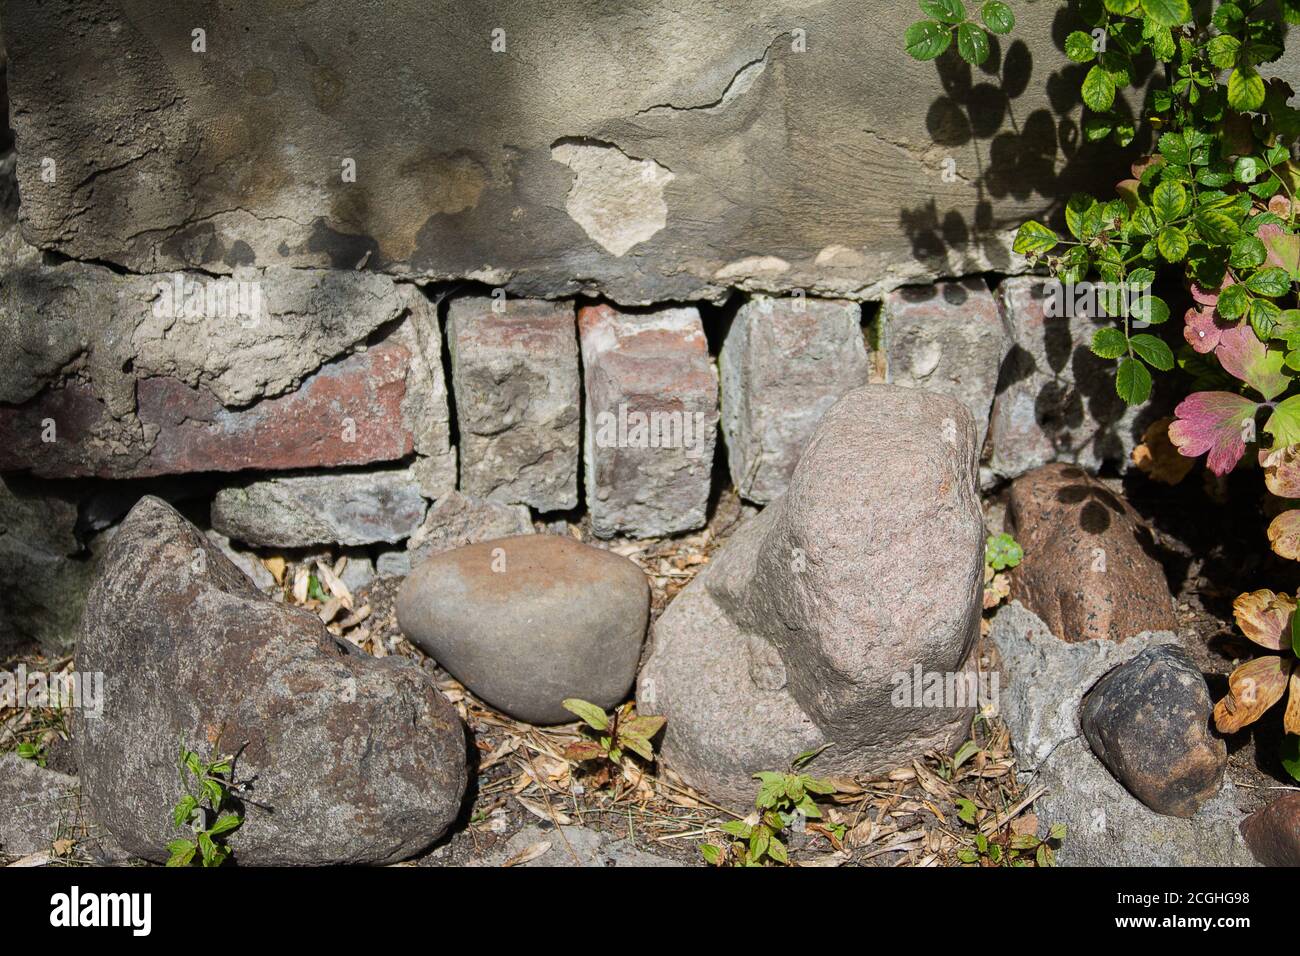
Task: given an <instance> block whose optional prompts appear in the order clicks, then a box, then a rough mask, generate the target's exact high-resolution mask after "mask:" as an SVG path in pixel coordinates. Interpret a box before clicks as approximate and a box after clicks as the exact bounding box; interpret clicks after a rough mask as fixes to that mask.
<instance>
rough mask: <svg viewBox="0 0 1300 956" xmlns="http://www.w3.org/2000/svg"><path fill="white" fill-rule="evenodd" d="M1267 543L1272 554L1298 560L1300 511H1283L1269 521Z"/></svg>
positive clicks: (1299, 550)
mask: <svg viewBox="0 0 1300 956" xmlns="http://www.w3.org/2000/svg"><path fill="white" fill-rule="evenodd" d="M1268 544H1269V547H1271V548H1272V549H1273V553H1274V554H1278V555H1281V556H1282V557H1284V558H1286V559H1287V560H1288V561H1300V511H1294V510H1293V511H1283V512H1282V513H1281V514H1280V515H1278V516H1277V517H1276V518H1274V519H1273V520H1272V521H1271V522H1269V525H1268Z"/></svg>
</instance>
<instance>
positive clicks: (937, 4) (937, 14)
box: [921, 0, 966, 25]
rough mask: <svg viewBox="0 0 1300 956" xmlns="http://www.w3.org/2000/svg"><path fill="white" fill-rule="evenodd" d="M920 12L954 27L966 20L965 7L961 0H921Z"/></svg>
mask: <svg viewBox="0 0 1300 956" xmlns="http://www.w3.org/2000/svg"><path fill="white" fill-rule="evenodd" d="M921 12H922V13H924V14H925V15H926V16H929V17H934V18H935V19H936V20H942V21H943V22H944V23H951V24H954V25H955V24H958V23H961V22H962V21H963V20H965V19H966V6H965V4H963V3H962V0H921Z"/></svg>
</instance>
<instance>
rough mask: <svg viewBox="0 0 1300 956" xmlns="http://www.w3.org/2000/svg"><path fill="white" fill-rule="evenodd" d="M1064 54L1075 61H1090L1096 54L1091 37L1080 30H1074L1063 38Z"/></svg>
mask: <svg viewBox="0 0 1300 956" xmlns="http://www.w3.org/2000/svg"><path fill="white" fill-rule="evenodd" d="M1065 55H1066V56H1068V57H1069V58H1070V59H1071V60H1073V61H1074V62H1075V63H1089V62H1091V61H1092V60H1093V59H1094V58H1095V57H1096V56H1097V51H1096V50H1095V49H1093V46H1092V37H1091V36H1090V35H1089V34H1087V33H1084V32H1083V31H1082V30H1075V31H1074V32H1073V33H1071V34H1070V35H1069V36H1068V37H1066V38H1065Z"/></svg>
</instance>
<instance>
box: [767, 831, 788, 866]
mask: <svg viewBox="0 0 1300 956" xmlns="http://www.w3.org/2000/svg"><path fill="white" fill-rule="evenodd" d="M767 855H768V856H770V857H771V858H772V859H774V860H776V862H778V863H782V864H788V863H789V862H790V856H789V854H788V853H787V852H786V849H785V844H784V843H782V842H781V841H780V840H778V839H777V838H776V837H772V839H771V841H770V842H769V843H768V845H767Z"/></svg>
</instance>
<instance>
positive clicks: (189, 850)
mask: <svg viewBox="0 0 1300 956" xmlns="http://www.w3.org/2000/svg"><path fill="white" fill-rule="evenodd" d="M167 850H168V852H169V853H170V854H171V855H170V856H169V857H168V858H167V865H168V866H189V865H190V863H192V862H193V861H194V854H195V853H197V852H198V847H197V846H195V845H194V844H193V843H191V842H190V841H189V840H173V841H172V842H171V843H168V844H167Z"/></svg>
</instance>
